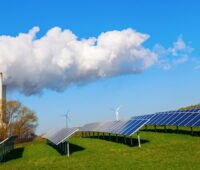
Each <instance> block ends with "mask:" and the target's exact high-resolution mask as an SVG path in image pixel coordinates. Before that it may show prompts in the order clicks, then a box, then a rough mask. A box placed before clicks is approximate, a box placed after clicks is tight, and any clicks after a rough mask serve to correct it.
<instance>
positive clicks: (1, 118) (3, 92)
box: [0, 73, 6, 126]
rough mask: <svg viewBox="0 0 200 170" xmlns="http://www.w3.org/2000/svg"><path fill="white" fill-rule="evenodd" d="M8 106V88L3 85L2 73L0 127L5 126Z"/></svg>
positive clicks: (0, 83) (0, 77)
mask: <svg viewBox="0 0 200 170" xmlns="http://www.w3.org/2000/svg"><path fill="white" fill-rule="evenodd" d="M5 106H6V86H5V85H3V73H0V126H3V125H4V123H5V121H4V116H5V109H6V108H5Z"/></svg>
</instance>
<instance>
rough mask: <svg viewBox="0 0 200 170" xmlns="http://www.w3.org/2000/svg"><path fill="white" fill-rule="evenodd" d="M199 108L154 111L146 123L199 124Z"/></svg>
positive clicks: (192, 125)
mask: <svg viewBox="0 0 200 170" xmlns="http://www.w3.org/2000/svg"><path fill="white" fill-rule="evenodd" d="M199 121H200V108H195V109H188V110H177V111H168V112H159V113H155V114H154V116H153V117H152V118H150V120H149V122H148V123H147V124H148V125H165V126H189V127H195V126H200V125H199Z"/></svg>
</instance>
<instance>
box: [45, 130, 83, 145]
mask: <svg viewBox="0 0 200 170" xmlns="http://www.w3.org/2000/svg"><path fill="white" fill-rule="evenodd" d="M78 130H79V129H78V128H63V129H61V130H59V131H57V132H56V133H54V134H53V135H51V136H50V137H48V140H50V141H51V142H52V143H54V144H55V145H59V144H60V143H62V142H64V141H67V140H69V138H70V137H71V136H72V135H73V134H74V133H76V132H77V131H78Z"/></svg>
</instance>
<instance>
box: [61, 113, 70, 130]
mask: <svg viewBox="0 0 200 170" xmlns="http://www.w3.org/2000/svg"><path fill="white" fill-rule="evenodd" d="M62 116H63V117H65V119H66V128H68V126H69V123H68V122H69V120H70V118H69V110H68V111H67V113H66V114H64V115H62Z"/></svg>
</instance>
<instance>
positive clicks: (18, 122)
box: [5, 100, 38, 139]
mask: <svg viewBox="0 0 200 170" xmlns="http://www.w3.org/2000/svg"><path fill="white" fill-rule="evenodd" d="M37 121H38V118H37V116H36V114H35V112H33V111H32V110H30V109H29V108H28V107H25V106H23V105H22V103H21V102H19V101H16V100H13V101H8V102H7V103H6V115H5V122H6V124H7V133H8V135H16V136H18V138H19V139H27V138H29V137H30V136H31V135H32V134H34V133H35V130H36V127H37Z"/></svg>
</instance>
